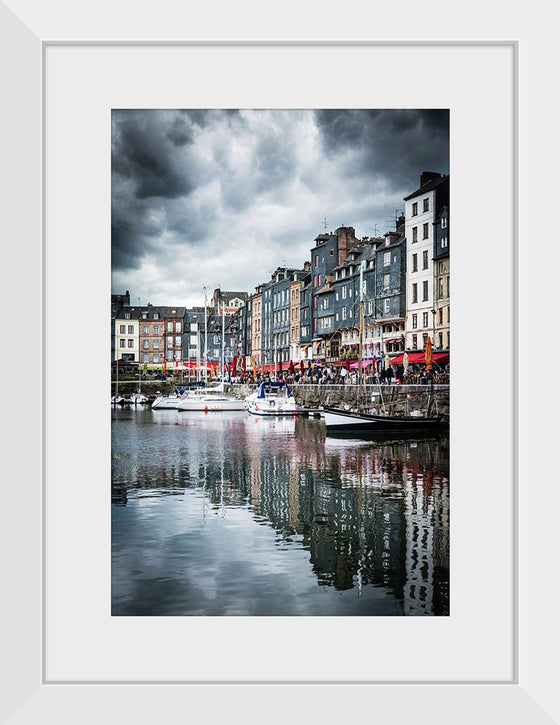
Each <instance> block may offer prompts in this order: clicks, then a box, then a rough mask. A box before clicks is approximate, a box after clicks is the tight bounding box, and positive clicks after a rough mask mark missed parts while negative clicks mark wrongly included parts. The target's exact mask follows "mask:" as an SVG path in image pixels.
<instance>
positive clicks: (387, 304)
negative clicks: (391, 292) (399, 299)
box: [385, 299, 391, 312]
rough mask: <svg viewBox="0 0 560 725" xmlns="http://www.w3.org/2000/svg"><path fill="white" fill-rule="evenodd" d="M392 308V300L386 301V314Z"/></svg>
mask: <svg viewBox="0 0 560 725" xmlns="http://www.w3.org/2000/svg"><path fill="white" fill-rule="evenodd" d="M390 308H391V300H389V299H387V300H385V312H389V309H390Z"/></svg>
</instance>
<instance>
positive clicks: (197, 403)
mask: <svg viewBox="0 0 560 725" xmlns="http://www.w3.org/2000/svg"><path fill="white" fill-rule="evenodd" d="M177 410H190V411H196V410H200V411H204V412H207V411H208V412H210V411H217V410H245V401H244V400H240V399H239V398H235V397H234V396H232V395H226V394H225V392H224V384H223V383H220V384H219V385H216V386H214V387H213V388H198V389H195V390H193V391H192V392H189V393H188V394H187V395H185V396H183V398H182V399H181V400H180V401H179V402H178V403H177Z"/></svg>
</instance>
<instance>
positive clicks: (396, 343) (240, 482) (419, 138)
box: [108, 109, 451, 617]
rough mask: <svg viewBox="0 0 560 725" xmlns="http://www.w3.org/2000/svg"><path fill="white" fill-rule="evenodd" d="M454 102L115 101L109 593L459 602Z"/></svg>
mask: <svg viewBox="0 0 560 725" xmlns="http://www.w3.org/2000/svg"><path fill="white" fill-rule="evenodd" d="M449 122H450V121H449V111H448V109H325V110H320V109H310V110H300V109H297V110H296V109H286V110H269V109H113V110H112V112H111V373H110V397H111V407H110V411H111V412H110V415H111V614H112V615H113V616H245V617H247V616H249V617H255V616H312V617H316V616H372V617H375V616H449V614H450V606H451V605H450V598H449V576H450V572H449V553H450V552H449V542H450V481H449V417H450V408H449V385H450V375H451V369H450V258H449V254H450V252H449V237H450V187H449V174H450V169H449ZM108 394H109V391H108Z"/></svg>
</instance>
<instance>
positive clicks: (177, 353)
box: [175, 350, 181, 360]
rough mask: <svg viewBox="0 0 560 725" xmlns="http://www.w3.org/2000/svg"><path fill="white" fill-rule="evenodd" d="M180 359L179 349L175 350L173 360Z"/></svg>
mask: <svg viewBox="0 0 560 725" xmlns="http://www.w3.org/2000/svg"><path fill="white" fill-rule="evenodd" d="M180 359H181V351H180V350H175V360H180Z"/></svg>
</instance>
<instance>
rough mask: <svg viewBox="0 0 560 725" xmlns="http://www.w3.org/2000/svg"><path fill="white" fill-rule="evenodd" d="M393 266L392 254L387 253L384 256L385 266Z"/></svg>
mask: <svg viewBox="0 0 560 725" xmlns="http://www.w3.org/2000/svg"><path fill="white" fill-rule="evenodd" d="M390 264H391V252H385V253H384V254H383V266H384V267H388V266H389V265H390Z"/></svg>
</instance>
